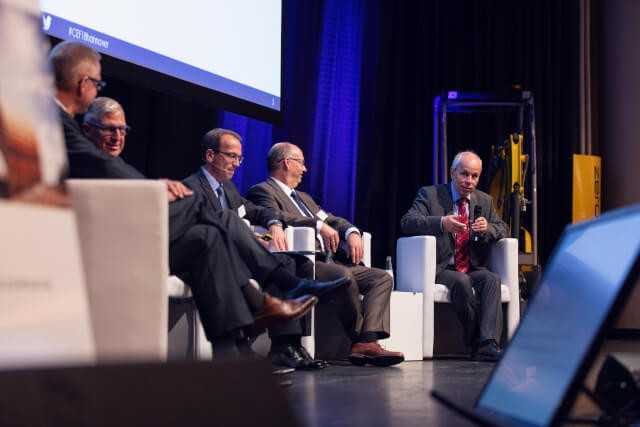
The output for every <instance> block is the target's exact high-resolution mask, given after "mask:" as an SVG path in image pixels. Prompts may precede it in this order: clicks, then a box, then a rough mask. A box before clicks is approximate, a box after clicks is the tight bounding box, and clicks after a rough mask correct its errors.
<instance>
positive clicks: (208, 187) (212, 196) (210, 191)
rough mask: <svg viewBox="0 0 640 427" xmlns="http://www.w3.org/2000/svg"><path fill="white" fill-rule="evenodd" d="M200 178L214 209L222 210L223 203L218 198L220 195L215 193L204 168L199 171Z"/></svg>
mask: <svg viewBox="0 0 640 427" xmlns="http://www.w3.org/2000/svg"><path fill="white" fill-rule="evenodd" d="M198 180H199V181H200V185H201V186H202V189H203V190H204V194H205V196H206V197H207V200H208V201H209V205H210V206H211V208H212V209H213V210H214V211H221V210H222V205H221V204H220V200H218V196H216V195H215V194H214V193H213V189H211V184H209V181H207V177H206V176H204V173H203V172H202V170H200V171H199V172H198Z"/></svg>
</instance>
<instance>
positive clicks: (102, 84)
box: [80, 76, 107, 92]
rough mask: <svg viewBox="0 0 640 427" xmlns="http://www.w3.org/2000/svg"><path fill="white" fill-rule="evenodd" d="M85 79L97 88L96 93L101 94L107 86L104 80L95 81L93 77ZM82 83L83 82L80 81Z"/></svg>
mask: <svg viewBox="0 0 640 427" xmlns="http://www.w3.org/2000/svg"><path fill="white" fill-rule="evenodd" d="M84 79H87V80H89V81H90V82H91V83H93V85H94V86H95V87H96V91H98V92H100V91H101V90H102V89H104V87H105V86H106V85H107V82H105V81H104V80H98V79H94V78H93V77H89V76H85V77H84ZM80 82H82V80H80Z"/></svg>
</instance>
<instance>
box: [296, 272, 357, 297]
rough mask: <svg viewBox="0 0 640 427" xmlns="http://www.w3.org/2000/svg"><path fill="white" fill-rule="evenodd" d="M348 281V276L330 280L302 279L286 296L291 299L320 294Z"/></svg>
mask: <svg viewBox="0 0 640 427" xmlns="http://www.w3.org/2000/svg"><path fill="white" fill-rule="evenodd" d="M347 283H349V278H348V277H346V276H343V277H340V278H339V279H336V280H331V281H329V282H320V281H317V280H309V279H300V281H299V282H298V284H297V285H296V286H295V287H294V288H293V289H290V290H289V291H287V292H286V293H285V294H284V297H285V298H287V299H291V298H298V297H301V296H303V295H315V296H320V295H322V294H325V293H327V292H330V291H332V290H334V289H337V288H339V287H340V286H343V285H346V284H347Z"/></svg>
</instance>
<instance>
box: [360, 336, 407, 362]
mask: <svg viewBox="0 0 640 427" xmlns="http://www.w3.org/2000/svg"><path fill="white" fill-rule="evenodd" d="M349 362H351V363H353V364H354V365H357V366H364V365H366V364H367V363H368V364H370V365H374V366H393V365H397V364H398V363H401V362H404V354H402V353H400V352H399V351H389V350H385V349H384V348H382V346H381V345H380V344H378V342H377V341H374V342H358V343H355V344H354V345H352V346H351V355H350V356H349Z"/></svg>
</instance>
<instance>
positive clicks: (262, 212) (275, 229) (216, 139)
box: [184, 128, 338, 369]
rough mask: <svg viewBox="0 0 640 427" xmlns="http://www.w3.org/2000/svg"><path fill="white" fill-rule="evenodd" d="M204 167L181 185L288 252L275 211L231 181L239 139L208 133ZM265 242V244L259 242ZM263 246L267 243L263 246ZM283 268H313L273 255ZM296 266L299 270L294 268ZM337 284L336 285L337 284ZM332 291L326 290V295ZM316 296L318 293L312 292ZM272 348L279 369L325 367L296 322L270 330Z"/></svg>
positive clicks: (308, 271)
mask: <svg viewBox="0 0 640 427" xmlns="http://www.w3.org/2000/svg"><path fill="white" fill-rule="evenodd" d="M201 150H202V158H203V161H204V165H203V166H202V167H201V168H200V169H199V170H198V171H196V172H195V173H194V174H192V175H191V176H189V177H188V178H186V179H185V180H184V184H185V185H187V186H188V187H189V188H192V189H193V191H194V192H195V193H196V194H200V195H201V196H202V197H204V198H205V199H206V200H207V202H208V203H207V204H208V208H209V209H210V210H211V211H212V212H221V211H224V210H229V211H232V212H234V213H236V214H237V215H238V216H239V217H240V218H243V219H246V220H248V221H249V222H250V223H251V224H253V225H260V226H262V227H264V228H267V229H268V230H269V234H270V237H271V244H272V245H273V247H274V248H275V249H276V250H280V251H284V250H287V241H286V239H285V235H284V232H283V223H282V218H281V215H280V214H279V212H278V211H277V210H274V209H269V208H264V207H262V206H257V205H255V204H253V203H252V202H251V201H249V200H247V199H245V198H244V197H242V196H241V195H240V193H239V192H238V190H237V188H236V186H235V184H234V183H233V181H231V178H233V175H234V174H235V171H236V170H237V169H238V167H239V166H240V164H241V163H242V160H243V157H242V137H241V136H240V135H239V134H238V133H236V132H234V131H232V130H228V129H219V128H217V129H213V130H211V131H209V132H207V133H206V134H205V135H204V136H203V138H202V141H201ZM260 241H261V242H264V240H260ZM264 244H265V245H266V243H264ZM275 256H276V257H278V258H279V259H280V260H281V261H282V262H283V264H288V265H290V266H291V267H290V268H292V269H293V272H296V271H297V273H298V276H300V277H311V275H312V274H313V264H312V263H311V261H309V260H308V259H307V258H306V257H304V256H298V257H295V261H294V259H292V257H293V256H288V255H284V254H275ZM296 263H297V264H298V266H297V267H296ZM336 284H338V282H336ZM332 289H334V287H326V288H324V289H323V292H329V291H331V290H332ZM267 290H268V291H269V292H270V293H272V294H274V295H276V296H283V297H284V296H286V294H284V293H281V292H279V290H278V289H277V288H275V289H274V287H273V286H271V287H267ZM315 294H316V295H318V294H319V293H318V292H315ZM269 335H270V337H271V341H272V346H271V352H270V358H271V360H272V362H273V363H274V364H276V365H280V366H288V367H292V368H296V369H322V368H324V367H326V366H327V365H326V363H325V362H324V361H321V360H314V359H313V358H312V357H311V356H310V355H309V353H308V352H307V351H306V350H305V348H304V347H302V345H301V343H300V337H301V335H302V327H301V324H300V322H299V321H291V322H287V323H285V324H282V325H274V326H273V327H271V328H270V329H269Z"/></svg>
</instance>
